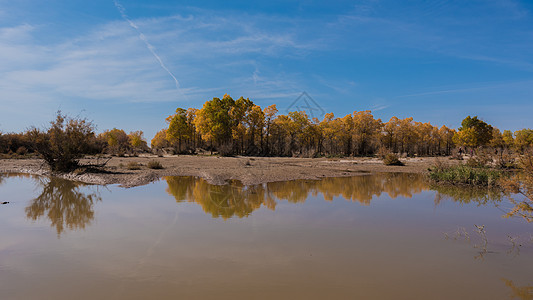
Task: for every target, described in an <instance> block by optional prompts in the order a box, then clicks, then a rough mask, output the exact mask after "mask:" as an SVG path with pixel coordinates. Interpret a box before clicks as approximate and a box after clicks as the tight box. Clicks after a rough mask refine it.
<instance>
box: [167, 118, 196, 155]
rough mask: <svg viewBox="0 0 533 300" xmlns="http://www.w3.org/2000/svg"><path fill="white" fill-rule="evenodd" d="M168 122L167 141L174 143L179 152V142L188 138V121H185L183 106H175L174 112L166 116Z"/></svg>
mask: <svg viewBox="0 0 533 300" xmlns="http://www.w3.org/2000/svg"><path fill="white" fill-rule="evenodd" d="M167 121H168V122H169V125H168V130H167V141H169V143H170V144H172V145H176V146H177V147H176V149H177V150H178V152H181V143H182V141H184V140H187V139H190V138H191V136H190V130H189V123H188V122H187V111H186V110H185V109H183V108H177V109H176V113H175V114H174V115H172V116H170V117H168V118H167Z"/></svg>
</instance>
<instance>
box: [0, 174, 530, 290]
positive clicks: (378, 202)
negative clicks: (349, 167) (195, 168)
mask: <svg viewBox="0 0 533 300" xmlns="http://www.w3.org/2000/svg"><path fill="white" fill-rule="evenodd" d="M51 183H54V184H58V182H52V181H49V180H48V181H41V182H37V181H35V180H31V179H29V177H28V178H20V177H10V178H3V183H2V184H1V185H0V200H2V201H10V203H9V204H7V205H2V206H0V231H1V232H2V234H1V238H0V294H2V295H6V296H7V298H8V299H9V298H26V299H28V298H36V297H42V295H47V296H49V298H58V299H67V298H71V296H72V297H74V296H75V297H76V298H91V299H93V298H124V299H126V298H135V297H139V298H165V297H168V298H176V297H182V298H192V297H194V298H216V299H226V298H242V297H248V296H250V297H254V296H255V298H260V299H261V298H262V299H271V298H280V297H282V298H287V297H288V298H302V297H303V298H315V299H323V298H326V297H329V298H343V297H344V298H353V297H354V296H357V297H363V298H368V297H375V298H398V296H399V295H405V296H406V297H405V298H431V299H439V298H441V299H453V298H456V299H459V298H462V299H464V298H484V299H502V298H503V299H505V298H509V297H510V296H511V295H512V293H515V294H519V293H520V292H522V293H523V292H524V291H526V292H527V286H528V285H531V284H533V282H532V281H531V278H533V276H532V275H533V273H532V271H531V267H530V266H531V265H533V250H532V248H533V243H532V244H528V245H526V244H524V246H523V247H521V249H520V253H519V255H515V254H514V253H508V251H509V250H510V249H511V244H510V242H509V240H508V238H507V234H511V235H513V236H515V237H519V238H521V239H522V240H525V239H526V238H527V237H529V234H533V227H531V224H527V223H525V222H524V221H522V220H520V219H502V218H501V216H502V215H503V212H502V211H501V210H499V209H498V208H497V207H495V205H494V202H491V201H488V202H487V204H486V205H479V204H480V203H484V202H483V200H480V199H485V198H483V197H481V198H480V197H479V196H480V194H479V192H465V191H459V192H458V191H450V190H439V193H440V195H441V196H442V195H446V196H445V197H440V196H438V193H437V192H436V191H434V190H432V189H431V188H430V187H429V186H428V185H427V183H425V181H424V180H423V178H422V177H420V176H418V175H405V174H403V175H402V174H381V175H369V176H361V177H349V178H338V179H336V178H328V179H325V180H322V181H290V182H286V183H269V184H263V185H261V186H255V187H247V188H244V189H243V188H242V187H241V186H240V185H239V184H238V183H232V184H231V185H228V186H211V185H208V184H207V183H206V182H205V181H203V180H201V179H195V178H188V177H185V178H183V177H181V178H166V180H162V181H159V182H156V183H154V184H150V185H147V186H142V187H137V188H130V189H122V188H118V187H116V186H111V187H109V188H108V189H107V188H102V187H96V186H83V185H76V184H74V185H73V184H71V185H70V186H68V184H67V185H63V186H57V185H56V186H54V185H50V184H51ZM47 184H48V186H47ZM51 187H53V188H54V191H58V193H59V191H62V195H63V196H65V195H70V196H76V195H77V196H79V197H78V199H71V198H72V197H71V198H69V197H66V199H67V203H70V204H73V203H78V204H79V203H81V204H82V205H78V206H77V207H76V208H73V207H70V209H66V207H63V206H61V205H62V204H64V203H63V202H62V201H59V200H58V199H61V197H59V198H54V197H51V198H50V197H48V198H44V200H46V201H44V202H47V203H48V204H50V203H52V204H55V206H54V205H49V206H44V207H48V208H52V207H61V208H62V209H59V210H56V211H59V212H62V213H61V214H58V213H54V214H50V209H48V210H47V209H44V210H37V211H38V212H39V214H37V217H36V218H32V217H28V208H29V207H32V205H35V199H38V198H39V197H40V196H42V195H43V191H46V189H47V188H48V189H50V188H51ZM458 194H459V195H460V197H459V199H461V200H460V201H454V200H453V198H452V197H453V196H456V197H457V195H458ZM88 195H94V197H95V199H96V198H99V197H101V201H98V200H95V201H83V199H85V200H86V198H87V196H88ZM465 195H466V196H465ZM468 195H475V197H470V198H468ZM64 198H65V197H64ZM69 199H70V200H69ZM469 199H470V200H469ZM41 200H43V198H41ZM468 200H469V201H468ZM54 201H55V202H54ZM69 201H70V202H69ZM503 202H504V201H502V204H503ZM67 207H68V206H67ZM41 212H42V213H41ZM77 214H78V215H77ZM59 216H60V217H61V221H62V224H63V226H64V227H63V231H62V233H61V235H60V236H58V232H57V226H56V225H57V224H58V220H52V219H53V218H54V217H59ZM69 224H71V225H72V224H73V225H72V226H69ZM474 224H483V225H485V228H486V230H487V237H488V239H489V247H488V250H489V251H490V252H489V253H488V254H487V255H485V257H484V259H483V260H479V259H478V260H476V259H474V257H475V256H476V255H477V254H478V252H479V249H478V248H474V245H475V244H476V243H477V244H479V238H478V237H477V236H476V234H475V232H474ZM460 227H464V228H465V229H466V230H467V231H469V233H470V236H471V243H468V242H467V241H465V240H463V239H461V238H457V239H454V232H456V231H457V229H458V228H460ZM445 233H447V234H448V236H449V238H448V239H445V238H444V236H445V235H444V234H445ZM28 287H31V288H28ZM400 298H402V297H400Z"/></svg>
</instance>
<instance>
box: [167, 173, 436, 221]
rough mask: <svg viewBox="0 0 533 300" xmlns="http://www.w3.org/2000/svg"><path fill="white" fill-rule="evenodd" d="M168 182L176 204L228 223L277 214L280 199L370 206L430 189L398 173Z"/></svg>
mask: <svg viewBox="0 0 533 300" xmlns="http://www.w3.org/2000/svg"><path fill="white" fill-rule="evenodd" d="M166 180H167V183H168V188H167V192H168V193H169V194H171V195H173V196H174V197H175V198H176V201H178V202H182V201H188V202H195V203H198V204H200V205H201V206H202V208H203V210H204V211H205V212H206V213H210V214H211V215H212V216H213V217H215V218H216V217H222V218H224V219H227V218H231V217H233V216H237V217H240V218H242V217H245V216H248V215H250V214H251V213H252V212H253V211H255V210H256V209H258V208H259V207H261V205H264V206H266V207H268V208H270V209H272V210H274V209H275V207H276V199H278V200H287V201H289V202H291V203H301V202H305V201H306V199H307V197H308V196H309V194H312V195H313V196H316V195H318V194H322V195H324V199H326V200H328V201H331V200H333V197H339V196H342V197H344V198H345V199H349V200H351V201H358V202H360V203H361V204H363V205H369V204H370V201H371V200H372V197H374V196H380V195H381V194H382V193H387V194H388V195H389V196H390V197H391V198H396V197H399V196H402V197H412V196H413V194H417V193H420V192H421V191H423V190H427V189H428V184H427V182H426V181H425V179H424V176H423V175H420V174H394V173H383V174H374V175H371V176H354V177H341V178H324V179H322V180H293V181H285V182H271V183H267V184H263V185H255V186H243V185H242V184H240V183H238V182H231V183H230V184H227V185H222V186H219V185H211V184H208V183H207V182H206V181H205V180H203V179H201V178H194V177H167V178H166Z"/></svg>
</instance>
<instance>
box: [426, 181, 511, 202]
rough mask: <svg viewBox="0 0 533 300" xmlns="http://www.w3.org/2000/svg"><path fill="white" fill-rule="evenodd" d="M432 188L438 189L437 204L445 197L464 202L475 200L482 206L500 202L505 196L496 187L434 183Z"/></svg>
mask: <svg viewBox="0 0 533 300" xmlns="http://www.w3.org/2000/svg"><path fill="white" fill-rule="evenodd" d="M431 189H432V190H435V191H437V193H436V194H435V200H434V201H435V204H436V205H438V204H439V203H440V202H441V201H442V200H444V199H451V200H453V201H454V202H459V203H463V204H469V203H472V202H473V203H476V204H477V205H478V206H482V205H487V204H491V203H492V204H498V203H499V202H501V201H502V198H503V193H502V192H501V191H500V190H498V189H496V188H488V187H469V186H467V187H464V186H460V187H459V186H454V185H447V184H444V185H439V184H432V185H431Z"/></svg>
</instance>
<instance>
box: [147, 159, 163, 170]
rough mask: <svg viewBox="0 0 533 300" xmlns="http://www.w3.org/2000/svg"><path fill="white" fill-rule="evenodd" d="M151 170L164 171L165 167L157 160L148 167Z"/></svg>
mask: <svg viewBox="0 0 533 300" xmlns="http://www.w3.org/2000/svg"><path fill="white" fill-rule="evenodd" d="M146 166H147V167H148V168H150V169H163V165H162V164H161V163H160V162H159V161H157V160H151V161H149V162H148V164H147V165H146Z"/></svg>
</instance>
